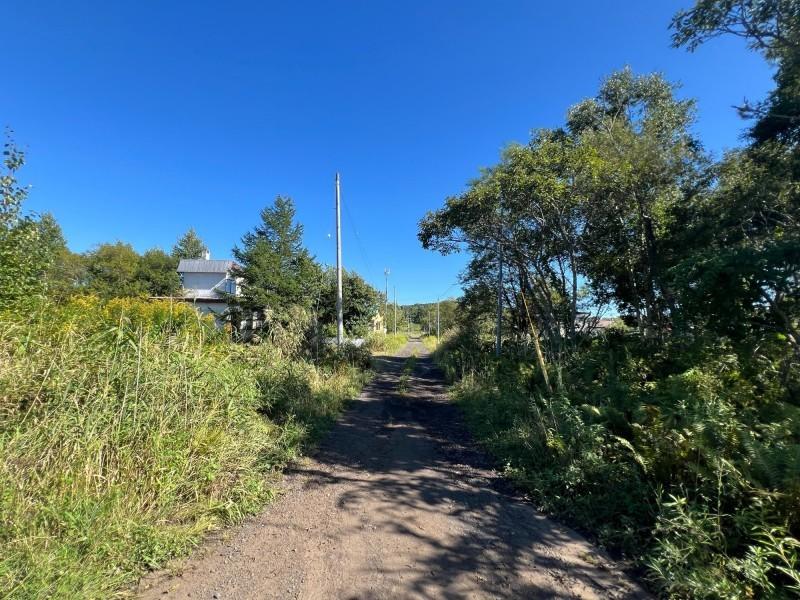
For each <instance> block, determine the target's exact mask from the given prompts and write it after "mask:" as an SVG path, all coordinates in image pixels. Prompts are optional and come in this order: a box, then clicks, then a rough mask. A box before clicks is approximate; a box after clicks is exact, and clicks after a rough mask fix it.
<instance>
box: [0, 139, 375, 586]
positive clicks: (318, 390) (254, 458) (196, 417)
mask: <svg viewBox="0 0 800 600" xmlns="http://www.w3.org/2000/svg"><path fill="white" fill-rule="evenodd" d="M23 164H24V155H23V154H22V153H21V152H20V151H19V150H18V149H17V148H16V146H15V145H14V143H13V141H11V140H9V141H8V143H7V145H6V150H5V154H4V162H3V165H2V168H1V169H0V192H2V200H3V201H2V203H0V258H1V259H2V260H0V279H2V281H3V282H4V287H3V290H2V293H0V590H2V592H0V595H2V596H3V597H4V598H19V599H23V598H24V599H30V598H41V599H44V598H110V597H117V596H120V595H126V593H129V592H126V591H125V590H126V589H129V586H130V585H132V584H134V583H135V582H136V580H137V578H138V577H139V576H140V575H141V574H142V573H143V572H144V571H145V570H148V569H152V568H156V567H158V566H160V565H163V564H164V562H165V561H166V560H167V559H169V558H171V557H174V556H178V555H182V554H185V553H187V552H188V551H189V550H190V549H191V548H193V547H194V546H195V545H196V544H197V543H198V542H199V541H200V539H201V537H202V536H203V534H204V533H206V532H208V531H209V530H212V529H216V528H219V527H222V526H224V525H227V524H230V523H235V522H236V521H239V520H240V519H242V518H243V517H244V516H245V515H247V514H251V513H253V512H254V511H256V510H258V509H259V508H260V507H262V506H263V505H264V504H265V503H266V502H268V501H269V500H270V499H271V498H272V497H274V495H275V494H276V490H277V488H278V476H279V474H280V470H281V468H282V467H283V466H284V465H286V464H287V462H289V461H291V460H292V459H294V458H295V457H296V456H297V455H298V454H299V453H301V452H303V450H304V449H306V448H307V447H308V445H309V444H310V443H313V441H314V440H315V439H316V438H317V437H318V436H319V435H320V433H322V432H323V431H324V430H325V429H326V427H328V426H329V425H330V424H331V423H332V422H333V421H334V419H335V418H336V416H337V415H338V414H339V413H340V411H341V410H342V408H343V407H344V406H345V404H346V402H347V401H348V399H351V398H353V397H355V396H356V395H357V394H358V392H359V390H360V389H361V387H362V385H363V384H364V382H365V380H366V379H367V378H368V377H369V370H368V369H369V362H370V355H369V352H368V351H367V349H366V348H356V347H354V346H350V345H348V346H345V347H343V348H342V349H336V348H334V347H330V346H328V345H326V344H325V343H324V341H322V340H321V338H322V336H323V335H324V334H325V331H326V328H327V327H329V326H330V319H331V317H330V314H329V313H326V312H324V311H322V310H321V309H320V306H321V305H320V302H322V301H323V300H322V299H324V298H325V296H326V294H329V291H330V285H331V284H330V278H326V277H325V276H324V275H325V271H324V269H322V268H321V267H320V266H319V265H317V264H316V263H315V261H314V260H313V259H312V257H310V256H309V255H308V253H307V252H306V251H305V250H304V249H303V248H302V247H301V246H300V245H299V244H298V243H297V241H298V240H299V236H300V232H301V231H302V230H301V229H300V227H299V225H296V224H294V222H293V220H294V212H293V207H292V205H291V201H288V200H287V199H279V201H276V203H275V204H274V205H272V206H269V207H267V208H266V209H265V210H264V211H263V212H262V224H261V225H260V226H259V227H257V228H256V229H255V230H254V232H252V233H251V234H248V235H247V236H245V238H244V239H243V247H242V250H241V252H240V256H241V262H242V266H243V267H245V268H246V271H245V272H244V273H243V274H242V276H243V279H244V283H245V285H246V294H245V295H244V296H243V297H242V298H241V299H239V300H238V301H234V300H233V299H232V300H231V301H232V302H234V308H235V310H237V311H252V314H256V313H257V314H258V315H259V316H260V317H261V319H260V320H261V321H262V322H263V323H264V325H263V326H261V327H259V328H258V329H257V330H256V331H254V332H253V334H254V335H253V337H252V339H251V340H250V342H249V343H247V344H245V343H240V342H238V341H235V340H238V339H239V337H238V336H236V335H233V334H234V332H233V331H232V330H231V328H230V326H226V327H225V328H224V329H220V328H218V327H217V326H216V324H215V322H214V320H213V319H211V318H209V317H202V316H200V315H199V313H198V312H197V311H195V309H194V308H193V307H192V306H190V305H188V304H184V303H181V302H179V301H177V300H148V299H147V298H146V294H151V295H156V296H160V295H172V293H173V292H174V291H175V289H176V288H175V284H176V282H177V275H176V273H175V272H174V269H175V266H176V264H177V260H179V258H181V257H198V256H201V255H202V253H203V252H204V251H205V246H204V244H203V243H202V241H201V240H199V238H198V237H197V235H196V234H195V233H194V232H193V231H190V232H189V233H187V234H186V235H185V236H183V237H182V238H180V239H179V241H178V243H177V244H176V247H175V248H174V249H173V252H172V253H171V254H170V255H168V254H166V253H164V252H162V251H160V250H159V251H158V252H155V251H153V252H149V251H148V253H146V254H145V255H144V256H143V257H140V256H139V255H137V254H136V253H135V252H134V251H133V249H132V248H131V247H130V246H128V245H126V244H122V243H117V244H111V245H102V246H100V247H98V248H97V249H96V250H95V251H92V252H90V253H88V254H86V255H75V254H73V253H71V252H69V250H67V248H66V244H65V242H64V239H63V236H61V232H60V229H59V228H58V225H57V223H55V221H54V220H53V219H52V218H51V217H48V216H46V215H45V216H43V217H39V216H37V215H30V214H26V213H25V212H24V208H23V202H24V200H25V197H26V194H27V188H26V187H24V186H21V185H20V184H19V183H18V180H17V176H18V171H19V169H20V168H21V167H22V166H23ZM237 256H239V255H237ZM145 264H147V265H150V266H151V267H153V265H155V267H153V268H151V269H149V270H148V269H146V268H144V267H143V265H145ZM259 265H260V266H261V267H260V268H259ZM298 265H299V267H300V268H295V267H297V266H298ZM67 267H69V268H67ZM156 267H157V268H156ZM162 276H163V277H162ZM148 281H149V282H158V281H161V282H162V283H163V282H166V283H164V286H162V287H151V286H150V285H149V284H147V282H148ZM348 282H349V285H350V287H351V288H352V289H355V288H358V294H355V293H354V294H353V295H351V297H350V300H349V302H348V303H347V304H346V311H347V312H346V327H347V334H348V335H349V336H357V335H359V334H360V333H361V332H362V331H363V330H364V328H366V326H367V325H368V323H369V318H370V316H371V314H370V311H371V310H373V309H374V306H375V305H376V304H377V302H378V300H379V298H380V296H379V295H378V293H377V292H376V291H375V290H372V288H369V287H368V286H365V285H361V284H362V280H360V278H358V276H357V275H355V274H348Z"/></svg>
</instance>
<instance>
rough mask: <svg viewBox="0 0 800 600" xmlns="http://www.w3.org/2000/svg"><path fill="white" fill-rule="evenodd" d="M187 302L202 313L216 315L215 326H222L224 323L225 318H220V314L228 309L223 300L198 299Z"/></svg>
mask: <svg viewBox="0 0 800 600" xmlns="http://www.w3.org/2000/svg"><path fill="white" fill-rule="evenodd" d="M189 304H191V305H192V306H194V307H195V308H196V309H197V310H198V311H200V312H201V313H202V314H204V315H212V316H214V317H216V322H217V327H222V325H223V324H224V322H225V320H224V319H223V318H222V315H223V314H224V313H225V311H226V310H228V305H227V304H225V303H224V302H203V301H202V300H198V301H196V302H189Z"/></svg>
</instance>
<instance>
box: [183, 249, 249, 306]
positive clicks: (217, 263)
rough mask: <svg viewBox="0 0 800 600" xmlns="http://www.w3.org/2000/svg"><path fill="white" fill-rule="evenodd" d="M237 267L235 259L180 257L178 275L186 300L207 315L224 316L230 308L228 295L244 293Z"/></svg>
mask: <svg viewBox="0 0 800 600" xmlns="http://www.w3.org/2000/svg"><path fill="white" fill-rule="evenodd" d="M235 266H236V263H234V262H233V261H232V260H210V259H208V258H193V259H186V258H184V259H181V261H180V263H178V275H180V278H181V287H182V288H183V289H182V296H183V299H184V300H185V301H186V302H191V303H192V304H194V305H195V306H196V307H197V309H198V310H199V311H200V312H202V313H204V314H213V315H217V316H218V317H221V316H222V315H223V314H224V313H225V311H226V310H227V309H228V298H229V297H230V296H238V295H240V293H241V290H240V284H241V279H240V278H237V277H236V276H235V274H234V267H235ZM219 320H220V321H221V319H219Z"/></svg>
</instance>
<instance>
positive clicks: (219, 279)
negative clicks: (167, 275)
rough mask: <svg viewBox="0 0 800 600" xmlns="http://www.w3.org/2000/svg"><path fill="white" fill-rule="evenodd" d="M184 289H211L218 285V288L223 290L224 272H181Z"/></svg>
mask: <svg viewBox="0 0 800 600" xmlns="http://www.w3.org/2000/svg"><path fill="white" fill-rule="evenodd" d="M182 278H183V289H184V290H205V291H208V290H212V289H214V287H215V286H218V288H219V289H220V290H223V291H224V290H225V280H226V279H227V277H226V276H225V274H224V273H183V274H182Z"/></svg>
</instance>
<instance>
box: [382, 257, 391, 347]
mask: <svg viewBox="0 0 800 600" xmlns="http://www.w3.org/2000/svg"><path fill="white" fill-rule="evenodd" d="M389 272H390V271H389V267H386V268H385V269H384V270H383V275H384V277H386V287H384V294H383V298H384V300H386V302H385V303H384V304H385V306H384V307H383V308H384V313H383V322H384V323H386V333H389Z"/></svg>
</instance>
